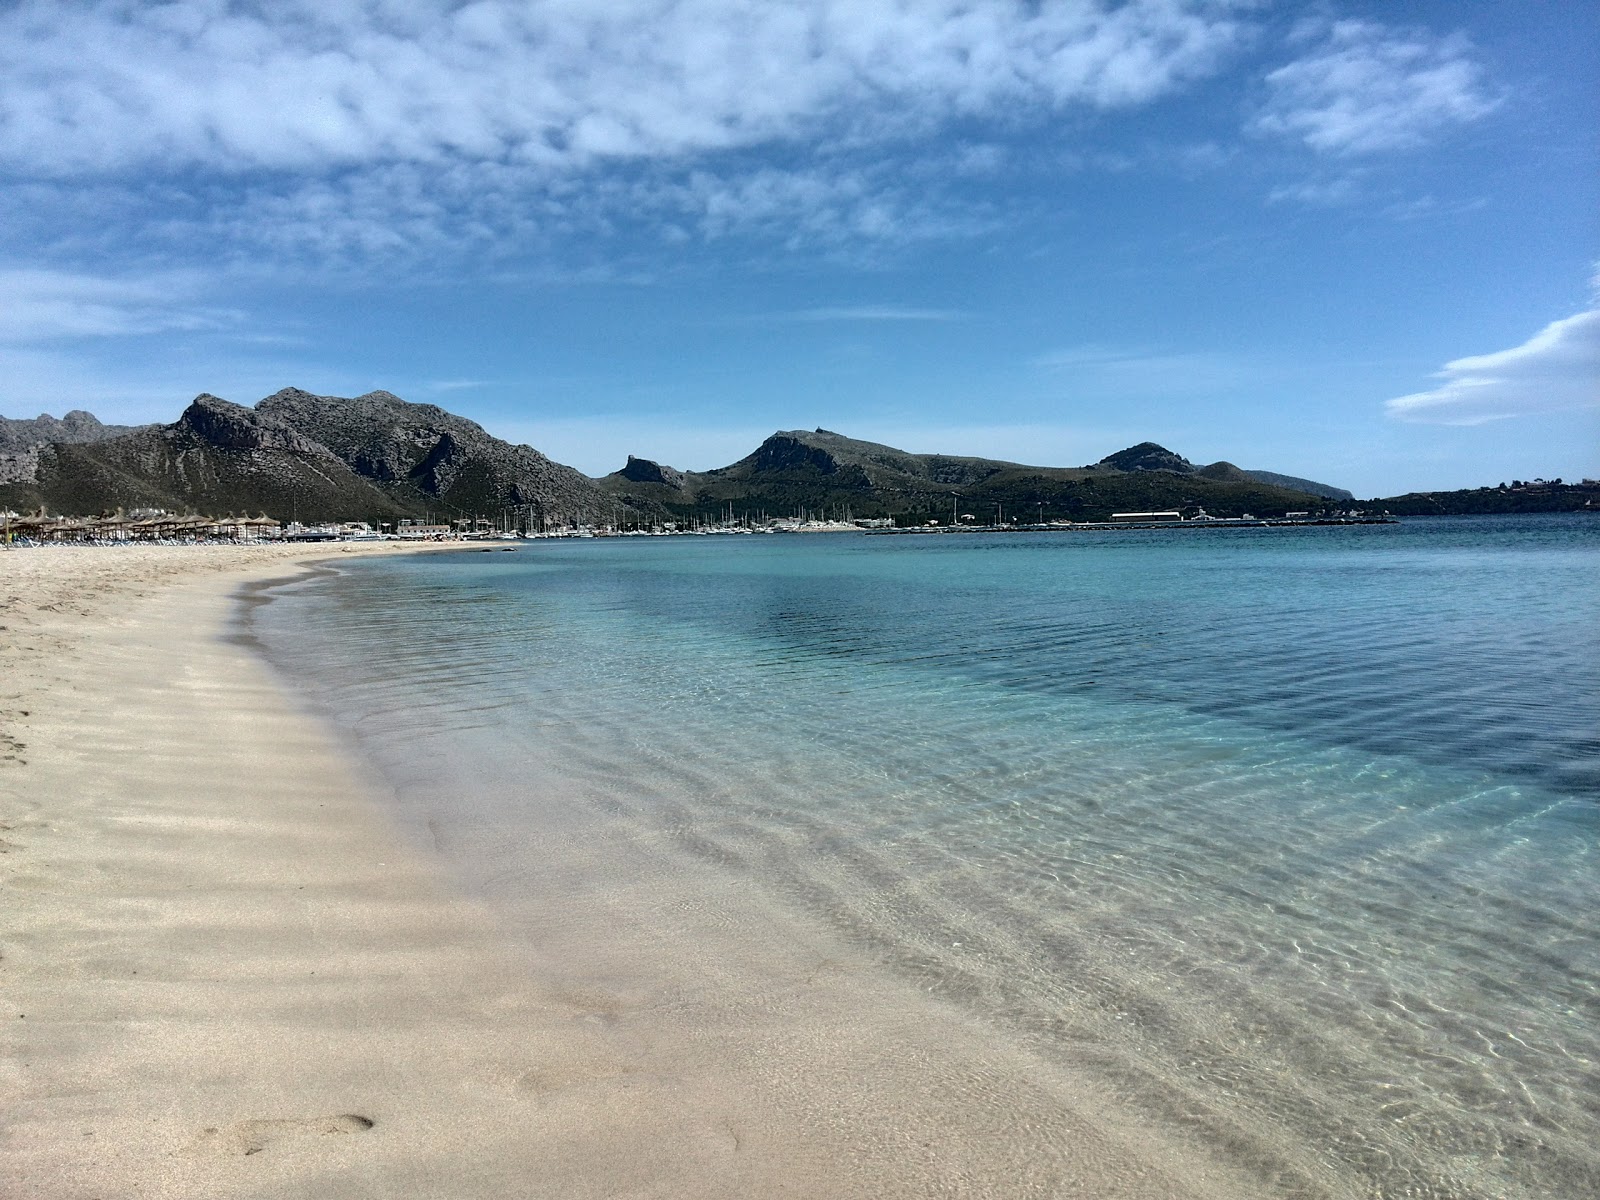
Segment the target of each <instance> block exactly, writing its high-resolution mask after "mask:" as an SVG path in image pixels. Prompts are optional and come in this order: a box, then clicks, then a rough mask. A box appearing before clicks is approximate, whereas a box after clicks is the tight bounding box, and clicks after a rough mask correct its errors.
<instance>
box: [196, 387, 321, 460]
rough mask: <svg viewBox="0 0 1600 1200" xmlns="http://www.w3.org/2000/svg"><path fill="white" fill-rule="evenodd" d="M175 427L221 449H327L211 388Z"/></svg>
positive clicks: (304, 451)
mask: <svg viewBox="0 0 1600 1200" xmlns="http://www.w3.org/2000/svg"><path fill="white" fill-rule="evenodd" d="M175 428H176V429H177V430H178V431H179V432H182V433H188V434H191V435H193V436H194V437H196V438H198V439H199V440H200V441H202V442H205V443H207V444H209V445H212V446H216V447H218V448H220V449H224V450H291V451H295V452H297V453H301V454H315V455H318V456H322V457H325V456H327V454H328V451H327V450H326V449H325V448H324V447H322V446H319V445H318V444H317V443H316V442H313V441H312V440H311V439H310V438H305V437H301V436H300V435H299V434H297V433H295V432H294V430H292V429H290V428H288V427H287V426H286V425H283V424H280V423H279V422H277V421H275V420H273V419H272V418H271V417H266V416H263V415H262V414H260V413H258V412H255V411H254V410H252V409H248V408H245V407H244V406H243V405H240V404H234V403H232V402H231V401H228V400H224V399H222V398H221V397H220V396H213V395H212V394H211V393H210V392H201V393H200V395H198V396H196V397H195V398H194V400H193V401H192V402H190V404H189V407H188V408H186V409H184V411H183V415H182V416H181V417H179V418H178V423H177V425H176V426H175Z"/></svg>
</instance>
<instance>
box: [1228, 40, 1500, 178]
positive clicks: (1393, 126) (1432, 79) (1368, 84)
mask: <svg viewBox="0 0 1600 1200" xmlns="http://www.w3.org/2000/svg"><path fill="white" fill-rule="evenodd" d="M1295 40H1297V41H1299V42H1301V43H1302V44H1305V45H1306V46H1307V47H1308V49H1307V52H1306V53H1305V54H1304V55H1303V56H1302V57H1300V58H1298V59H1296V60H1295V61H1294V62H1291V63H1289V64H1287V65H1285V66H1282V67H1279V68H1278V69H1277V70H1275V71H1273V72H1272V73H1271V74H1269V75H1268V76H1267V77H1266V84H1267V92H1268V95H1267V99H1266V103H1265V105H1264V106H1263V107H1262V109H1261V111H1260V112H1259V113H1258V114H1257V115H1256V117H1255V119H1254V120H1253V122H1252V128H1253V129H1255V130H1256V131H1257V132H1260V133H1266V134H1274V135H1278V136H1282V137H1287V138H1292V139H1295V140H1297V141H1300V142H1303V143H1304V144H1305V145H1307V146H1309V147H1310V148H1311V149H1313V150H1316V151H1320V152H1323V153H1327V154H1334V155H1341V156H1352V155H1361V154H1370V153H1375V152H1379V151H1387V150H1403V149H1408V148H1410V147H1414V146H1419V145H1422V144H1424V143H1426V142H1428V141H1429V140H1431V139H1432V138H1433V137H1434V136H1436V135H1437V134H1440V133H1442V132H1444V131H1446V130H1449V129H1451V128H1453V127H1456V126H1461V125H1466V124H1470V123H1471V122H1473V121H1476V120H1478V119H1479V118H1481V117H1483V116H1485V115H1487V114H1488V113H1490V112H1492V111H1493V110H1494V109H1495V107H1496V106H1497V105H1498V104H1499V98H1498V97H1497V96H1496V95H1495V94H1494V93H1493V92H1492V91H1491V89H1490V87H1489V86H1488V84H1487V83H1486V81H1485V78H1484V70H1483V68H1482V66H1481V65H1480V64H1479V63H1478V62H1477V60H1476V59H1475V58H1474V57H1473V51H1472V47H1471V45H1470V44H1469V43H1468V42H1467V41H1466V40H1465V39H1464V38H1460V37H1443V38H1441V37H1438V36H1435V35H1433V34H1430V33H1427V32H1426V31H1421V30H1414V29H1396V28H1393V27H1390V26H1386V25H1380V24H1378V23H1376V22H1372V21H1335V22H1331V23H1328V22H1307V23H1305V24H1303V25H1302V26H1301V27H1300V29H1299V30H1298V32H1297V34H1296V39H1295Z"/></svg>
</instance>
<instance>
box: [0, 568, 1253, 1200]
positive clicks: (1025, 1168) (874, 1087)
mask: <svg viewBox="0 0 1600 1200" xmlns="http://www.w3.org/2000/svg"><path fill="white" fill-rule="evenodd" d="M451 548H452V549H454V548H456V547H451ZM427 549H433V550H437V549H439V547H427ZM361 552H362V551H360V550H356V549H351V548H345V547H338V548H335V547H328V548H325V549H323V550H321V551H317V550H312V549H309V548H307V547H292V548H283V550H282V551H281V552H279V551H277V550H276V548H274V549H272V550H268V551H266V552H262V551H259V550H254V549H239V550H234V549H231V548H211V547H205V548H195V549H187V550H186V549H184V548H174V547H151V548H148V549H117V550H112V551H106V550H101V549H96V548H86V549H83V550H66V549H51V550H48V551H42V552H39V554H40V557H39V558H38V559H36V560H34V561H32V562H30V563H29V564H28V566H29V570H28V571H26V572H24V571H22V570H20V569H19V568H20V567H21V565H22V560H21V559H20V558H19V557H18V555H21V556H26V557H27V558H28V559H33V556H32V555H30V554H29V553H28V552H26V551H23V552H17V554H13V553H11V552H8V553H7V554H6V555H5V556H3V557H0V604H3V606H4V607H3V610H0V612H3V615H0V624H3V625H4V626H5V627H6V628H5V629H4V630H0V668H3V673H4V678H5V681H6V682H5V686H4V688H3V690H0V720H3V721H4V733H5V735H6V736H7V738H8V739H10V740H9V741H8V742H7V743H6V744H5V745H4V746H0V761H3V765H0V824H3V825H5V826H6V828H5V829H3V830H0V838H3V839H4V840H5V841H6V842H7V843H8V845H7V846H6V847H5V849H6V853H5V854H4V855H3V856H0V873H3V877H4V885H5V888H6V892H7V895H8V900H7V909H8V911H9V913H10V914H11V920H10V921H9V922H8V923H7V928H6V929H5V930H4V932H3V935H0V936H3V939H4V940H3V942H0V954H3V960H0V981H3V986H4V992H5V995H6V999H7V1007H8V1008H9V1009H12V1010H14V1011H0V1018H3V1020H4V1028H5V1035H4V1041H5V1046H4V1050H3V1053H4V1061H5V1063H6V1066H5V1068H4V1076H3V1077H0V1078H3V1086H5V1087H6V1089H7V1093H8V1094H9V1095H10V1096H12V1097H13V1098H14V1099H13V1103H12V1105H10V1106H8V1114H7V1117H6V1118H5V1124H4V1126H3V1127H0V1170H3V1171H4V1172H5V1175H6V1177H7V1178H8V1179H9V1180H10V1184H11V1186H12V1187H13V1188H15V1189H16V1191H15V1194H16V1195H18V1196H22V1197H40V1198H43V1197H49V1198H51V1200H56V1198H59V1197H70V1198H73V1200H77V1198H80V1197H81V1198H88V1197H103V1196H107V1195H130V1194H139V1195H149V1196H160V1197H202V1196H204V1197H232V1196H240V1197H243V1196H251V1197H266V1196H284V1197H300V1196H306V1195H348V1196H363V1195H371V1196H378V1195H439V1196H450V1197H462V1198H470V1197H478V1196H483V1197H489V1196H504V1195H522V1194H530V1189H532V1191H534V1192H537V1193H538V1194H547V1195H552V1196H557V1195H559V1196H581V1195H595V1196H604V1195H618V1194H629V1195H632V1194H639V1195H645V1194H648V1195H655V1196H684V1197H690V1196H695V1197H701V1196H703V1197H718V1196H728V1197H736V1196H738V1197H743V1196H765V1195H778V1194H801V1195H819V1196H820V1195H829V1196H841V1197H843V1196H858V1195H859V1196H874V1197H882V1196H906V1197H912V1196H925V1195H933V1194H943V1195H952V1196H956V1195H960V1196H1007V1197H1009V1196H1033V1195H1037V1196H1061V1195H1069V1196H1084V1197H1090V1196H1093V1197H1107V1198H1110V1197H1128V1198H1130V1200H1134V1198H1137V1200H1145V1198H1154V1197H1178V1196H1185V1197H1189V1196H1207V1195H1216V1196H1240V1195H1249V1194H1252V1193H1254V1192H1256V1191H1257V1190H1259V1183H1257V1184H1256V1186H1255V1187H1251V1186H1249V1182H1250V1181H1245V1180H1241V1179H1239V1178H1237V1177H1235V1176H1234V1174H1233V1172H1231V1171H1228V1170H1226V1169H1225V1168H1222V1167H1221V1166H1220V1165H1219V1164H1218V1163H1216V1162H1214V1161H1209V1160H1208V1156H1206V1155H1203V1154H1191V1153H1186V1152H1182V1148H1181V1147H1174V1146H1173V1145H1171V1144H1164V1143H1162V1142H1161V1141H1160V1139H1158V1138H1157V1137H1156V1135H1155V1134H1154V1132H1153V1131H1144V1130H1140V1129H1137V1128H1129V1127H1128V1126H1127V1125H1126V1124H1125V1123H1122V1122H1120V1121H1119V1120H1118V1119H1117V1118H1116V1117H1115V1116H1113V1115H1112V1114H1111V1113H1110V1112H1109V1109H1108V1108H1107V1107H1103V1106H1102V1105H1101V1104H1100V1103H1099V1100H1098V1098H1097V1097H1095V1096H1093V1095H1092V1094H1088V1093H1086V1092H1085V1091H1084V1090H1083V1088H1082V1086H1081V1081H1071V1080H1054V1081H1047V1082H1046V1083H1045V1084H1041V1083H1040V1082H1039V1075H1040V1073H1039V1071H1038V1069H1037V1064H1033V1063H1024V1062H1021V1061H1020V1060H1018V1059H1016V1058H1015V1055H1012V1056H1011V1057H1010V1058H1008V1057H1007V1055H1005V1054H1000V1055H998V1056H996V1055H993V1054H991V1053H990V1047H987V1046H985V1045H982V1044H980V1036H979V1033H978V1032H977V1031H974V1030H973V1029H971V1028H969V1027H967V1026H965V1025H964V1024H963V1023H962V1022H961V1021H960V1020H958V1019H957V1018H955V1017H954V1016H951V1015H950V1014H946V1013H943V1012H942V1011H941V1010H939V1009H937V1008H936V1007H935V1006H932V1005H927V1004H923V1003H922V1002H919V1001H917V1000H916V999H915V998H914V997H911V998H908V997H907V996H904V995H902V994H901V992H900V990H898V989H899V985H897V984H896V983H894V981H892V980H882V979H877V978H875V977H873V976H871V975H870V974H868V973H865V972H863V973H852V969H851V964H850V963H848V962H845V963H844V965H843V967H842V968H841V967H839V966H830V967H829V969H828V970H821V969H820V968H819V967H817V959H816V958H815V957H811V958H809V959H808V958H807V955H813V956H814V955H817V954H822V953H832V952H833V951H832V950H831V949H830V948H828V947H825V946H823V947H819V946H817V945H807V944H805V943H804V940H803V939H804V936H805V935H804V933H803V931H799V930H797V929H794V928H790V927H787V926H784V925H783V924H782V922H781V920H780V919H779V918H777V917H771V918H770V919H769V920H767V923H766V924H765V925H762V926H761V927H760V928H759V929H758V930H757V931H756V937H755V939H754V940H756V941H758V942H759V943H760V945H761V947H762V950H761V952H760V953H757V952H755V951H754V950H752V951H751V955H750V959H751V961H752V962H757V963H758V964H759V967H760V970H765V969H767V967H768V966H770V963H769V962H768V959H767V958H764V957H763V956H764V955H767V954H768V949H767V947H768V946H769V944H770V945H771V946H780V947H782V953H783V954H784V955H787V956H788V957H787V958H786V959H782V960H781V961H782V963H783V966H784V969H785V970H787V969H789V968H795V969H798V968H800V967H804V966H808V967H809V969H810V977H807V978H803V980H800V981H795V980H789V979H784V978H774V977H766V976H763V975H761V974H760V971H759V970H758V971H757V972H754V973H752V972H750V971H745V972H744V973H743V974H740V970H741V968H742V967H744V966H746V965H748V964H745V963H742V962H736V961H730V962H727V963H724V962H722V961H717V962H716V963H714V964H712V965H713V966H715V967H717V968H718V969H720V970H721V971H722V973H723V975H724V977H725V978H724V979H723V980H722V981H721V983H720V984H718V985H712V984H708V983H705V982H704V981H701V982H700V985H699V986H700V988H701V991H702V992H703V993H704V994H703V995H701V996H699V997H697V998H693V999H695V1000H696V1002H695V1003H691V1002H688V1001H686V999H685V993H682V992H673V991H672V989H673V988H674V987H678V986H681V983H682V980H681V979H679V978H673V977H670V976H663V977H662V978H663V979H664V980H666V982H657V983H656V984H655V985H654V986H655V988H656V989H657V990H656V993H655V994H653V995H651V994H644V995H641V994H640V992H641V991H643V990H644V989H643V988H640V987H638V986H637V978H638V976H637V972H638V971H639V969H640V966H641V962H644V963H645V965H647V966H649V965H651V964H649V963H648V962H647V960H645V959H643V958H642V957H641V955H640V953H639V951H640V947H641V946H644V945H645V944H646V943H647V938H646V937H645V936H644V933H643V931H638V932H635V933H634V934H633V935H632V940H631V941H630V940H629V939H628V938H624V939H621V940H619V941H618V942H617V944H616V945H614V946H611V947H610V951H611V952H612V953H613V954H620V956H621V957H620V958H619V959H618V961H617V962H616V963H613V964H611V965H612V966H618V965H620V966H621V967H622V968H623V969H624V970H623V974H627V973H629V972H633V973H634V979H635V986H634V990H632V991H630V990H629V989H628V987H626V986H623V985H619V987H618V988H608V987H606V986H605V982H604V981H605V978H606V971H607V967H606V965H605V964H603V963H602V964H601V965H600V966H599V967H598V968H597V967H595V966H594V965H592V964H591V965H588V966H584V965H583V964H578V965H577V966H576V967H575V966H574V963H573V956H574V952H577V953H580V954H581V953H582V951H583V949H584V948H582V947H571V946H568V947H562V948H548V947H541V946H539V945H529V944H526V943H525V942H519V941H517V940H516V939H514V938H511V937H508V936H506V935H505V934H504V933H503V931H502V929H501V928H500V926H499V924H498V922H497V919H496V915H495V914H494V913H492V912H490V911H488V910H486V909H485V908H484V907H483V906H482V905H480V904H477V903H476V902H474V901H472V900H470V899H468V898H465V897H463V896H462V895H461V894H460V893H459V891H458V890H457V889H456V888H455V887H454V886H453V885H452V883H451V881H450V880H449V878H448V875H447V872H446V871H445V870H444V868H443V864H442V862H441V861H439V860H437V859H434V858H430V856H429V855H428V854H427V853H426V851H425V850H424V849H423V848H422V847H419V846H417V845H414V844H412V842H411V841H410V840H409V839H408V836H407V833H406V831H405V829H404V828H403V827H402V824H401V822H400V821H399V820H398V817H397V814H395V813H394V812H392V811H387V812H386V811H385V807H384V788H383V785H382V784H381V782H380V781H378V780H377V779H375V778H374V777H373V775H372V773H371V772H370V771H369V770H368V769H366V768H365V767H364V766H363V765H362V764H361V763H359V762H355V761H352V758H351V756H350V755H349V753H348V752H347V751H346V749H345V747H344V746H343V745H342V743H341V742H340V740H339V739H338V737H337V736H336V735H335V734H334V733H333V732H332V731H331V730H330V729H328V728H326V727H324V726H323V725H322V724H321V723H320V722H319V721H318V720H316V719H315V718H314V717H312V716H310V715H308V713H307V711H306V710H305V709H304V708H303V707H302V706H300V705H299V704H297V703H296V702H295V700H294V698H293V697H291V696H290V695H288V694H286V693H285V692H284V691H283V689H282V687H281V686H280V683H279V681H278V680H277V679H276V678H275V677H274V674H273V670H272V669H271V668H270V667H269V666H268V665H267V664H266V663H265V662H264V661H263V660H262V659H260V658H259V657H258V656H256V655H255V654H253V653H252V652H251V651H250V650H249V649H247V648H246V646H244V645H243V644H240V642H239V640H238V639H237V638H234V637H231V636H230V635H231V634H232V633H233V632H234V629H235V622H234V614H236V613H237V611H238V606H239V604H240V603H241V592H242V589H243V588H244V587H245V586H247V585H249V584H250V583H252V582H257V583H259V582H260V581H262V580H265V579H269V578H281V577H282V576H283V575H284V574H285V573H286V572H285V568H286V567H290V566H298V565H299V564H308V565H312V564H315V563H317V562H325V561H327V560H328V559H330V558H332V559H338V558H340V557H342V556H343V555H345V554H348V553H361ZM372 552H378V553H386V552H387V553H392V552H393V549H392V547H391V546H388V545H385V546H381V547H373V548H372ZM7 756H9V757H7ZM712 899H713V902H712V905H711V908H710V909H709V910H708V911H707V912H706V913H705V914H703V916H704V919H705V921H706V923H707V928H706V935H707V937H708V939H710V938H711V937H712V935H713V934H714V933H715V929H714V928H713V926H714V925H715V921H716V912H715V904H716V903H719V902H720V903H739V902H741V897H740V896H738V895H725V896H720V897H714V898H712ZM702 902H704V898H702ZM789 938H799V939H801V941H800V942H799V943H797V944H796V945H794V946H793V947H790V946H789V945H788V944H787V942H786V939H789ZM708 944H714V942H711V941H708ZM552 955H553V956H554V957H551V956H552ZM789 960H793V961H789ZM771 961H772V962H778V961H780V960H779V959H772V960H771ZM828 962H829V960H824V963H825V965H826V964H827V963H828ZM698 973H699V972H698V970H689V971H683V974H684V975H685V976H688V975H694V974H698ZM597 979H598V980H599V981H600V982H599V983H598V984H596V982H595V980H597ZM724 985H725V986H724ZM775 985H781V986H777V987H776V990H774V988H775ZM741 988H742V989H743V990H741ZM763 988H764V989H766V990H765V991H763V990H762V989H763ZM697 1004H698V1007H697ZM868 1011H870V1012H871V1013H872V1014H875V1015H876V1019H875V1020H871V1021H868V1020H865V1019H864V1016H863V1014H864V1013H866V1012H868ZM707 1039H710V1042H709V1045H710V1047H711V1048H710V1050H709V1051H708V1050H707V1046H708V1041H707ZM1016 1125H1021V1126H1022V1127H1024V1128H1028V1129H1030V1130H1033V1131H1034V1133H1033V1136H1031V1137H1030V1138H1029V1139H1028V1141H1027V1142H1025V1143H1023V1144H1021V1145H1019V1144H1017V1143H1016V1141H1015V1139H1014V1138H1013V1137H1009V1136H1003V1135H1001V1132H1000V1131H1001V1130H1006V1131H1007V1132H1008V1133H1009V1132H1011V1130H1012V1128H1013V1127H1014V1126H1016ZM1147 1133H1148V1134H1149V1136H1148V1137H1147V1136H1146V1134H1147ZM1189 1149H1190V1150H1192V1149H1193V1147H1190V1148H1189Z"/></svg>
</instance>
